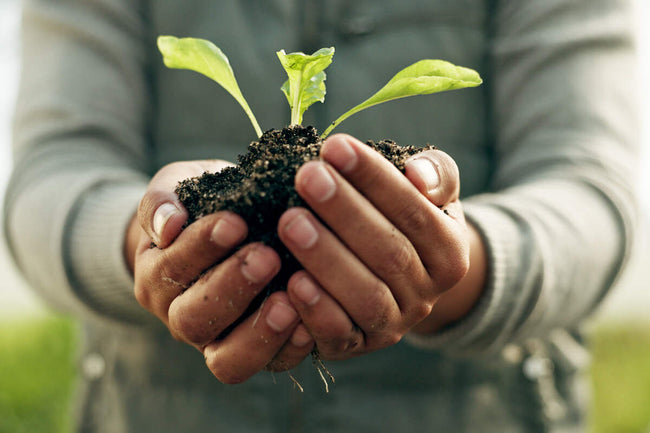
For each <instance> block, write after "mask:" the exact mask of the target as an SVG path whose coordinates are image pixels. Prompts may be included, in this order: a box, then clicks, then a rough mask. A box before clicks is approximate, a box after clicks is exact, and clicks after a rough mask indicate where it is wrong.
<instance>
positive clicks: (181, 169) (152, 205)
mask: <svg viewBox="0 0 650 433" xmlns="http://www.w3.org/2000/svg"><path fill="white" fill-rule="evenodd" d="M228 165H230V164H229V163H227V162H226V161H221V160H214V161H211V160H206V161H192V162H176V163H172V164H169V165H167V166H165V167H163V168H162V169H161V170H160V171H159V172H158V173H156V175H155V176H154V177H153V178H152V179H151V182H149V186H148V187H147V190H146V191H145V194H144V196H143V197H142V200H141V201H140V205H139V206H138V222H139V223H140V225H141V226H142V228H143V229H144V231H145V232H146V233H147V234H148V235H149V237H150V238H151V239H153V241H154V243H155V244H156V245H157V246H158V247H160V248H166V247H167V246H168V245H169V244H170V243H171V242H172V241H173V240H174V239H175V238H176V236H178V234H179V233H180V232H181V229H182V228H183V225H184V224H185V222H186V221H187V218H188V213H187V210H186V209H185V208H184V207H183V205H182V203H181V202H180V201H179V200H178V196H177V195H176V193H175V192H174V189H175V188H176V185H177V184H178V182H179V181H181V180H183V179H187V178H190V177H194V176H198V175H200V174H202V173H203V172H205V171H215V172H216V171H220V170H221V169H222V168H224V167H226V166H228Z"/></svg>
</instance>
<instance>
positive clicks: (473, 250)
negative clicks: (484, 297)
mask: <svg viewBox="0 0 650 433" xmlns="http://www.w3.org/2000/svg"><path fill="white" fill-rule="evenodd" d="M467 228H468V235H469V244H470V261H469V262H470V264H469V270H468V271H467V274H465V276H464V277H463V278H462V279H461V280H460V281H459V282H458V283H457V284H456V285H455V286H454V287H452V288H451V289H449V290H448V291H446V292H445V293H443V294H442V295H441V296H440V298H439V299H438V301H437V302H436V303H435V305H434V306H433V309H432V310H431V313H430V314H429V315H428V316H427V317H426V318H425V319H424V320H422V321H421V322H420V323H418V324H417V325H416V326H414V327H413V328H412V329H411V331H412V332H414V333H416V334H431V333H433V332H435V331H437V330H439V329H441V328H443V327H445V326H447V325H449V324H451V323H454V322H457V321H459V320H461V319H462V318H463V317H465V316H466V315H467V314H469V312H470V311H471V310H472V308H473V307H474V305H475V304H476V303H477V301H478V300H479V299H480V297H481V294H482V293H483V288H484V286H485V282H486V274H487V254H486V251H485V246H484V245H483V240H482V238H481V236H480V235H479V233H478V231H477V230H476V229H475V228H474V227H473V226H472V225H471V224H469V223H468V225H467Z"/></svg>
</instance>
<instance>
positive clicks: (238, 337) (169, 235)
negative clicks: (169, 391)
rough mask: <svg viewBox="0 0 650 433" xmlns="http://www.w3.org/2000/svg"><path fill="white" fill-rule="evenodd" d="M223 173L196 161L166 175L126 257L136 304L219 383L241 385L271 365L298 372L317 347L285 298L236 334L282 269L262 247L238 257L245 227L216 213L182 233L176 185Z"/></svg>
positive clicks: (148, 197)
mask: <svg viewBox="0 0 650 433" xmlns="http://www.w3.org/2000/svg"><path fill="white" fill-rule="evenodd" d="M225 165H226V163H225V162H223V161H194V162H179V163H174V164H170V165H168V166H165V167H164V168H162V169H161V170H160V171H159V172H158V173H157V174H156V175H155V176H154V178H153V179H152V180H151V182H150V184H149V186H148V188H147V191H146V193H145V195H144V197H143V199H142V201H141V203H140V206H139V209H138V214H137V218H136V219H134V221H133V222H132V224H131V227H130V228H129V230H128V234H127V239H126V245H127V247H126V249H127V252H126V255H127V260H128V261H129V263H130V266H131V268H132V270H133V273H134V278H135V288H134V291H135V297H136V299H137V300H138V302H139V303H140V304H141V305H142V306H143V307H144V308H145V309H147V310H148V311H150V312H151V313H153V314H154V315H155V316H156V317H158V318H159V319H160V320H161V321H162V322H163V323H164V324H165V325H166V326H167V327H168V329H169V331H170V332H171V334H172V336H174V337H175V338H176V339H178V340H180V341H183V342H185V343H187V344H190V345H192V346H193V347H195V348H196V349H198V350H199V351H201V352H202V353H203V355H204V357H205V361H206V364H207V366H208V368H209V369H210V371H211V372H212V373H213V374H214V376H216V377H217V378H218V379H219V380H221V381H222V382H225V383H239V382H242V381H245V380H246V379H248V378H250V377H251V376H253V375H254V374H255V373H257V372H258V371H260V370H262V369H264V368H265V367H266V366H267V364H269V362H270V361H271V360H272V359H273V358H278V359H281V360H282V361H281V362H276V363H274V364H273V365H274V366H275V368H276V369H288V368H292V367H293V366H295V365H297V364H298V363H299V362H300V361H302V359H303V358H305V357H306V356H307V355H308V354H309V353H310V352H311V350H312V347H313V344H314V342H313V339H312V338H311V337H310V335H309V333H307V330H306V328H305V327H304V325H301V324H300V318H299V316H298V314H297V312H296V310H295V309H294V308H293V307H292V303H291V301H290V300H289V298H288V296H287V294H286V293H284V292H278V293H274V294H272V295H271V296H269V297H268V298H267V299H266V300H265V301H264V302H263V304H262V305H261V306H260V307H259V308H258V309H257V311H255V312H253V313H252V314H251V315H250V316H248V317H247V318H245V319H243V321H241V323H239V324H237V325H236V326H234V327H233V323H235V322H236V321H237V320H238V319H240V318H241V317H242V314H244V312H245V311H246V310H247V308H248V307H249V305H250V304H251V302H253V300H254V299H255V298H256V297H257V295H258V294H259V293H260V292H262V290H263V289H264V287H265V286H266V285H267V284H268V283H269V282H270V281H271V279H272V278H273V277H274V276H275V275H276V274H277V272H278V271H279V269H280V258H279V257H278V255H277V253H276V252H275V251H273V250H272V249H271V248H269V247H266V246H264V245H262V244H260V243H253V244H248V245H244V246H242V247H241V248H239V249H237V250H236V252H234V251H235V249H236V247H238V246H239V245H240V244H241V243H242V241H243V240H244V239H245V238H246V235H247V230H248V229H247V226H246V223H245V222H244V220H243V219H241V218H240V217H239V216H237V215H235V214H233V213H230V212H218V213H215V214H212V215H207V216H205V217H203V218H200V219H198V220H197V221H195V222H193V223H192V224H190V225H189V226H187V227H186V228H185V229H183V226H184V224H185V222H186V221H187V217H188V214H187V211H186V210H185V209H184V207H183V205H182V204H181V203H180V202H179V200H178V197H177V196H176V194H175V193H174V187H175V186H176V184H177V182H178V181H180V180H182V179H185V178H188V177H192V176H197V175H200V174H201V173H203V172H204V171H218V170H220V169H221V168H223V167H224V166H225ZM152 241H153V243H154V244H155V246H154V245H152ZM233 252H234V253H233ZM230 328H232V329H230ZM226 329H228V330H229V332H228V333H227V335H225V336H223V337H222V334H223V333H224V330H226Z"/></svg>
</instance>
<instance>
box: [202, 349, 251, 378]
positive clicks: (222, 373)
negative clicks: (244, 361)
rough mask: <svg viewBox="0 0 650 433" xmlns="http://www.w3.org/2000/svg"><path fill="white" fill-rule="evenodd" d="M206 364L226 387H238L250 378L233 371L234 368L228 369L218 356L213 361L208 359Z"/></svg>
mask: <svg viewBox="0 0 650 433" xmlns="http://www.w3.org/2000/svg"><path fill="white" fill-rule="evenodd" d="M205 363H206V365H207V367H208V369H209V370H210V372H212V374H213V375H214V377H216V378H217V379H218V380H219V382H221V383H224V384H226V385H236V384H239V383H243V382H244V381H246V379H248V377H246V376H245V375H242V374H238V373H237V372H235V371H233V369H232V368H227V366H226V365H224V363H223V362H220V360H219V358H218V357H217V356H215V357H213V358H211V359H206V361H205Z"/></svg>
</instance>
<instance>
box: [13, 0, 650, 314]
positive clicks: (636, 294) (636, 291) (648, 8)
mask: <svg viewBox="0 0 650 433" xmlns="http://www.w3.org/2000/svg"><path fill="white" fill-rule="evenodd" d="M19 3H20V2H19V1H16V0H0V198H2V196H3V194H4V189H5V186H6V183H7V178H8V176H9V172H10V169H11V152H10V137H11V133H10V122H11V113H12V109H13V104H14V100H15V97H16V90H17V83H18V77H19V66H18V43H19V40H18V29H19ZM637 3H638V6H639V14H638V15H637V18H638V25H637V28H638V31H639V33H640V43H641V77H642V78H641V79H640V80H639V86H640V89H639V95H640V97H641V101H642V103H643V105H644V110H643V122H642V124H643V126H644V130H643V140H644V146H643V154H642V158H641V163H642V165H643V167H642V170H641V172H642V174H641V180H640V185H639V188H640V191H641V198H642V205H643V209H644V217H643V219H644V221H645V222H646V225H647V226H650V224H648V223H650V83H649V82H648V81H649V80H646V79H644V77H649V76H650V29H647V27H648V23H650V2H649V1H647V0H637ZM641 24H643V25H641ZM1 218H2V217H1V215H0V221H1ZM640 238H641V242H639V245H638V249H639V252H638V254H637V255H636V256H635V257H634V259H633V261H632V263H631V266H630V267H629V269H628V271H627V272H626V274H625V275H624V276H623V278H622V280H621V282H620V283H619V286H618V287H617V289H616V291H615V292H614V293H613V294H612V296H610V298H609V299H608V301H607V303H606V304H605V306H604V308H603V309H602V311H601V316H603V317H605V318H606V319H610V318H613V319H615V320H620V319H622V318H628V319H629V318H630V317H647V318H650V314H649V313H648V311H650V249H649V248H648V246H649V245H650V242H648V239H650V231H649V230H647V228H646V229H645V230H644V231H643V232H642V235H641V236H640ZM0 276H1V278H0V320H1V319H3V318H4V319H6V318H9V317H15V316H16V315H25V314H40V312H42V307H41V304H40V301H38V300H37V298H36V297H35V296H34V295H33V294H32V293H31V292H30V291H29V290H26V288H25V284H24V283H23V281H22V279H21V277H20V276H19V275H18V274H17V273H16V272H15V270H14V269H13V266H12V265H11V263H10V260H9V258H8V255H7V251H6V248H5V246H4V243H3V242H0ZM649 320H650V319H649Z"/></svg>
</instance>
